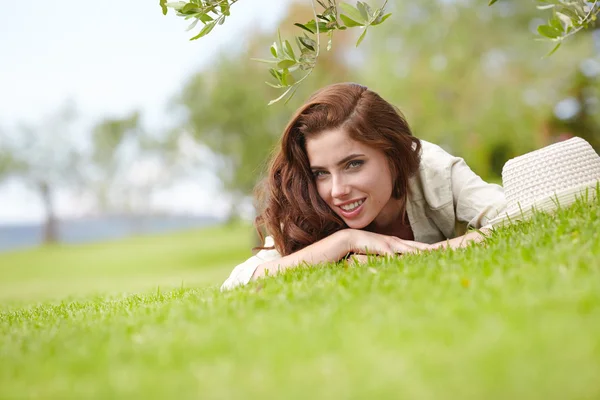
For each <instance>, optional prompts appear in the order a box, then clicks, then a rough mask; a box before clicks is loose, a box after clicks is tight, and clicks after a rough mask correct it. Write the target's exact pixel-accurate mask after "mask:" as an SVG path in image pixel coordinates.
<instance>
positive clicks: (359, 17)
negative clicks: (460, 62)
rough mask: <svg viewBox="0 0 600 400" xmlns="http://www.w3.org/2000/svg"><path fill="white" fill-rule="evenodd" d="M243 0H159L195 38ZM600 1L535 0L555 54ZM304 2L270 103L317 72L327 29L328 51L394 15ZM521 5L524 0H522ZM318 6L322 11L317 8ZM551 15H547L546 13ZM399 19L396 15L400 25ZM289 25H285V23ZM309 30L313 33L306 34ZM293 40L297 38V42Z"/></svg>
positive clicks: (325, 1)
mask: <svg viewBox="0 0 600 400" xmlns="http://www.w3.org/2000/svg"><path fill="white" fill-rule="evenodd" d="M238 1H239V0H190V1H173V2H168V1H167V0H160V1H159V3H160V7H161V8H162V12H163V14H165V15H166V14H167V11H168V8H169V7H170V8H173V9H174V10H175V12H176V14H177V15H178V16H179V17H183V18H185V19H186V20H189V19H192V21H193V22H192V24H191V25H190V26H189V28H188V30H190V29H194V28H195V27H196V26H197V25H198V23H199V22H200V23H201V24H202V25H203V26H202V28H201V29H200V31H199V33H198V34H197V35H195V36H194V37H192V38H191V39H190V40H195V39H198V38H201V37H204V36H206V35H208V34H209V33H210V32H211V31H212V30H213V29H214V28H215V27H216V26H217V25H222V24H223V23H225V21H226V20H227V18H228V17H229V16H230V12H231V7H232V6H233V5H234V4H235V3H237V2H238ZM497 1H498V0H474V1H469V0H445V1H440V2H441V4H450V5H453V4H467V3H469V4H471V5H473V6H475V7H481V6H483V5H490V6H491V5H493V4H494V3H496V2H497ZM513 2H514V0H502V1H500V2H499V5H498V7H500V4H502V5H506V4H507V3H508V4H511V3H513ZM599 2H600V0H593V1H587V0H536V3H538V6H537V8H538V10H542V11H541V12H542V13H547V12H548V11H549V12H550V15H549V18H548V21H547V22H546V23H543V22H542V23H539V24H538V26H537V33H538V34H539V35H540V36H541V37H543V38H546V39H547V40H550V41H551V42H553V43H554V47H553V49H552V50H551V52H550V53H553V52H555V51H556V50H557V49H558V48H559V47H560V45H561V44H562V43H563V42H564V41H565V40H566V39H567V38H569V37H571V36H573V35H574V34H576V33H577V32H579V31H581V30H582V29H584V28H588V27H589V26H593V25H595V22H596V17H597V15H598V13H599V12H600V4H599ZM305 4H309V5H310V6H311V8H312V10H313V15H312V17H311V18H312V19H311V20H310V21H309V22H307V23H305V22H304V21H305V20H306V19H302V18H299V17H294V21H292V22H288V23H289V26H291V25H292V24H293V25H296V26H298V27H300V28H302V29H303V30H304V36H296V37H295V41H296V42H297V43H298V50H299V51H300V54H299V55H298V56H296V55H295V54H294V49H293V46H292V45H290V43H289V42H287V41H282V40H281V36H280V37H279V38H278V40H276V41H275V43H273V45H271V55H272V56H273V58H271V59H270V62H271V63H272V68H271V69H270V72H271V75H272V76H273V77H274V78H275V80H276V83H275V84H272V83H269V85H274V86H275V87H277V88H280V89H283V90H284V93H283V94H282V95H280V97H278V98H277V99H275V100H273V101H272V102H271V103H273V102H276V101H279V100H281V99H284V98H285V99H287V100H289V99H290V98H291V96H293V95H294V93H295V91H296V90H297V89H298V86H299V85H300V83H301V82H302V81H304V79H305V78H307V77H308V76H309V75H310V74H311V72H312V71H313V69H314V67H315V65H316V62H317V59H318V58H319V55H320V54H321V53H320V48H321V46H320V40H321V34H327V35H328V36H329V38H328V44H327V49H328V50H329V49H330V48H331V46H332V36H333V33H334V32H335V31H341V30H345V29H347V28H355V27H360V28H361V29H362V34H361V35H360V36H359V38H358V41H357V46H358V44H360V43H361V42H362V40H363V39H364V37H365V34H366V33H367V31H368V28H369V27H371V26H375V25H379V24H381V23H382V22H383V21H385V19H387V18H388V17H389V16H390V14H386V13H385V7H386V5H387V4H388V0H383V1H382V5H381V6H380V7H374V6H373V7H372V6H370V5H369V4H367V3H366V2H362V1H357V2H356V7H355V6H353V5H351V4H348V3H344V2H338V1H337V0H308V1H306V3H305ZM405 4H406V5H409V6H410V5H415V6H417V7H418V6H419V5H420V3H419V2H413V3H408V2H405ZM521 4H524V2H522V1H521ZM534 4H535V3H534V2H533V1H531V2H529V4H528V7H530V8H533V5H534ZM317 10H318V11H317ZM536 15H537V18H541V16H542V15H540V12H539V11H538V12H536ZM546 15H547V14H546ZM396 18H401V19H402V23H404V22H405V20H406V16H405V15H404V14H399V15H398V16H397V17H396ZM398 21H400V19H398V20H397V22H396V23H397V24H399V22H398ZM284 26H286V25H284ZM306 32H309V33H310V36H307V35H306ZM292 42H293V41H292ZM294 70H296V71H297V70H301V71H307V72H306V73H303V74H301V75H300V76H298V74H296V75H294V74H293V72H294Z"/></svg>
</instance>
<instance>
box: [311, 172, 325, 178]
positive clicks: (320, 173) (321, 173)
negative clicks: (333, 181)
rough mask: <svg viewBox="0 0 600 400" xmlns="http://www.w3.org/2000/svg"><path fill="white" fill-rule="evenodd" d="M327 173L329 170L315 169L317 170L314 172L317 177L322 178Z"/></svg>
mask: <svg viewBox="0 0 600 400" xmlns="http://www.w3.org/2000/svg"><path fill="white" fill-rule="evenodd" d="M326 174H327V172H325V171H315V172H313V176H314V177H315V178H322V177H324V176H325V175H326Z"/></svg>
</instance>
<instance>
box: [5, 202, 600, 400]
mask: <svg viewBox="0 0 600 400" xmlns="http://www.w3.org/2000/svg"><path fill="white" fill-rule="evenodd" d="M242 231H243V230H240V232H238V233H237V234H236V235H239V237H240V238H241V237H245V236H244V235H243V233H242ZM598 232H600V203H599V202H596V203H593V204H582V203H579V204H577V205H575V206H574V207H572V208H569V209H566V210H562V211H561V212H559V213H558V215H557V216H556V217H553V216H549V215H541V214H538V215H536V216H535V217H534V219H533V220H532V221H530V222H527V223H523V224H520V225H514V226H511V227H508V228H504V229H501V230H498V231H497V232H495V234H494V235H493V236H492V237H491V238H490V239H488V241H487V242H486V243H485V244H484V245H480V246H472V247H469V248H467V249H461V250H457V251H446V252H434V253H430V254H423V255H419V256H407V257H401V258H397V259H393V260H376V261H373V262H372V263H371V265H367V266H360V267H354V266H344V265H327V266H317V267H312V268H301V269H296V270H291V271H289V272H286V273H284V274H281V275H279V276H276V277H270V278H267V279H265V280H261V281H259V282H254V283H252V284H250V285H248V286H246V287H243V288H240V289H236V290H234V291H231V292H228V293H220V292H218V289H217V288H216V287H215V286H214V285H212V284H213V283H216V282H218V283H220V282H221V281H222V280H223V279H224V278H225V277H226V275H227V273H228V272H229V270H230V268H231V267H232V266H233V264H235V262H237V261H240V260H241V259H243V258H245V256H241V257H238V256H239V255H240V254H238V253H240V252H241V250H240V251H238V250H234V249H238V248H240V249H241V248H242V247H244V246H241V245H240V243H237V242H234V241H232V240H230V238H229V237H228V236H227V235H215V234H214V233H213V234H210V235H209V237H210V238H214V240H215V241H218V239H219V237H220V240H224V241H225V244H221V245H218V244H217V242H215V244H214V245H213V246H208V247H202V249H201V250H200V248H198V250H197V251H192V250H190V248H192V247H193V246H187V245H186V246H183V245H182V248H181V249H179V248H178V247H177V246H175V245H173V244H171V245H170V246H173V247H170V246H168V245H164V246H165V247H167V248H171V250H170V251H166V254H170V255H171V256H170V257H168V256H166V255H165V256H164V259H165V260H169V259H172V260H179V261H177V263H175V261H174V264H173V265H175V264H177V265H181V270H186V268H187V269H193V268H194V265H195V263H196V262H198V260H202V259H204V257H203V252H204V251H209V252H210V251H213V250H215V248H216V247H220V248H221V249H228V248H231V249H232V251H231V258H232V259H234V258H236V261H234V262H233V264H231V265H229V266H228V268H226V270H225V269H223V270H221V269H220V268H212V267H211V268H209V267H206V271H207V274H208V275H211V274H213V273H215V274H216V272H215V271H216V270H217V269H218V270H219V271H222V272H223V273H222V275H221V276H219V279H218V280H217V279H216V277H214V278H210V279H208V278H206V280H205V279H204V278H202V277H201V276H200V275H198V280H197V287H195V288H194V287H192V286H193V285H189V286H188V285H186V287H184V288H183V289H174V290H172V291H161V292H160V293H156V290H154V291H153V292H152V293H148V292H145V293H141V294H131V295H128V296H125V295H120V296H114V295H109V296H96V297H91V296H90V297H81V298H80V299H79V300H77V301H65V302H63V303H57V302H56V300H55V301H54V302H50V303H40V304H37V305H36V304H33V303H34V302H32V304H31V305H27V304H22V305H20V306H18V307H14V306H11V307H7V308H5V310H4V311H3V312H1V313H0V360H2V362H0V398H59V399H64V398H77V399H79V398H86V399H88V398H111V399H112V398H123V399H130V398H144V399H145V398H219V399H230V398H243V399H247V398H285V399H295V398H298V399H306V398H313V397H317V398H327V399H330V398H331V399H337V398H375V399H377V398H393V399H397V398H406V399H414V398H418V399H440V398H442V399H448V398H453V399H465V398H470V399H508V398H518V399H557V400H558V399H561V400H563V399H597V398H600V381H599V380H598V377H600V266H599V264H600V238H599V235H598ZM248 234H249V233H248ZM201 237H203V236H202V235H201V234H200V233H196V234H192V233H190V234H189V237H188V235H182V236H181V240H182V241H186V242H188V243H196V242H197V241H199V240H200V239H199V238H201ZM206 240H209V239H206ZM244 240H246V239H244ZM163 241H164V243H173V242H177V240H175V241H173V240H172V238H163V239H161V240H158V239H156V240H155V239H150V238H146V239H138V240H136V241H133V242H123V243H114V244H110V245H109V244H105V245H98V246H99V247H98V248H101V249H102V251H95V250H97V249H98V248H96V247H94V246H91V247H90V248H89V251H90V254H95V256H93V257H91V256H90V258H94V262H95V263H96V264H94V265H96V268H95V269H94V271H97V272H95V273H98V274H100V271H102V270H103V265H106V268H108V269H109V270H110V274H109V277H110V278H112V279H114V280H115V281H117V282H123V281H122V280H121V273H122V272H123V271H124V270H128V268H127V265H126V264H127V263H129V262H131V263H133V264H135V265H136V266H135V267H132V269H133V270H136V271H140V270H143V269H144V267H145V266H148V268H149V269H151V270H152V271H154V273H156V274H157V275H156V276H157V277H162V278H161V279H167V278H166V277H167V276H168V274H167V273H166V270H165V269H164V265H166V264H168V262H167V261H164V264H162V263H159V260H157V259H160V258H161V257H159V254H163V252H162V251H159V248H160V247H161V246H163V244H162V243H163ZM200 241H201V240H200ZM247 241H249V239H247ZM127 243H129V244H127ZM134 243H137V244H135V245H134ZM77 249H78V248H77ZM186 249H187V250H186ZM52 251H56V254H54V253H52ZM180 251H181V254H180ZM50 252H51V254H53V257H55V258H54V259H55V260H62V259H63V258H61V257H65V258H64V260H66V259H70V258H69V257H76V256H75V255H70V256H68V254H77V253H78V250H77V251H76V249H75V248H68V249H56V250H51V251H50ZM131 252H133V253H134V254H129V253H131ZM63 253H64V255H61V254H63ZM82 253H84V252H83V250H82ZM119 254H121V256H119ZM182 254H187V255H182ZM79 256H80V257H82V258H83V259H86V260H87V259H88V256H84V255H83V254H81V255H79ZM12 257H17V255H13V256H12ZM19 257H22V260H26V259H31V260H33V259H35V258H36V257H38V258H39V257H41V259H45V258H47V257H48V256H47V255H41V254H37V253H36V252H27V253H21V254H20V255H19ZM29 257H30V258H29ZM104 257H106V258H104ZM121 257H124V258H125V261H124V264H119V263H120V258H121ZM140 257H141V258H142V260H143V261H140V260H139V258H140ZM180 257H181V258H182V259H183V260H185V261H182V259H180ZM225 258H226V257H225V255H223V256H222V257H220V256H219V257H217V256H215V260H216V261H219V260H220V261H224V260H225ZM73 259H75V258H73ZM5 260H6V259H5V258H4V257H2V258H0V265H2V268H3V269H5V268H7V267H6V265H5V263H4V262H5ZM220 261H219V262H220ZM57 262H58V261H57ZM70 262H71V261H70ZM90 262H91V261H90ZM219 262H216V264H218V263H219ZM65 263H67V262H66V261H65ZM59 264H60V262H59ZM75 264H76V263H75ZM159 264H160V265H159ZM15 265H17V264H16V261H15ZM40 265H41V264H40ZM65 265H66V264H65ZM117 265H122V266H121V267H117ZM151 265H152V266H153V267H150V266H151ZM198 265H199V264H198ZM184 266H185V267H184ZM223 268H224V267H223ZM8 269H10V268H8ZM201 270H203V268H201V267H198V273H199V274H201ZM210 271H213V272H210ZM13 273H14V274H15V275H11V276H12V279H13V282H17V286H19V285H22V284H26V279H25V277H26V276H30V275H27V274H25V273H24V272H22V271H21V272H19V271H17V272H13ZM44 273H45V274H46V275H44V277H45V278H44V279H54V280H55V281H56V282H60V280H61V279H65V280H67V281H68V280H70V279H71V276H65V274H67V275H71V274H73V273H74V272H73V271H72V269H67V268H66V267H65V269H61V268H56V269H54V270H53V271H44ZM2 274H4V276H8V275H10V274H11V273H8V272H6V271H4V272H2ZM83 275H85V273H83V272H82V273H80V276H83ZM30 279H33V280H34V281H35V280H37V279H38V278H37V277H35V278H32V277H31V276H30ZM211 279H213V280H212V281H211ZM159 280H160V279H158V278H157V281H156V282H158V281H159ZM125 281H128V279H126V280H125ZM131 283H134V281H133V280H132V281H131ZM2 284H3V285H5V286H4V287H9V286H10V285H11V284H5V283H4V282H3V283H2ZM154 286H156V283H155V284H154ZM69 287H70V286H69ZM96 289H98V288H95V290H96ZM130 291H131V292H133V291H135V289H131V290H130ZM57 293H58V292H55V293H54V295H56V294H57ZM20 301H26V300H24V299H23V298H22V299H21V300H20ZM36 301H37V300H36Z"/></svg>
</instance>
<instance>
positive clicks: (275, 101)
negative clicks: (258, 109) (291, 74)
mask: <svg viewBox="0 0 600 400" xmlns="http://www.w3.org/2000/svg"><path fill="white" fill-rule="evenodd" d="M293 88H294V86H290V87H289V88H288V90H286V91H285V92H283V94H282V95H281V96H279V97H278V98H276V99H275V100H271V101H270V102H269V105H272V104H275V103H277V102H278V101H280V100H281V99H283V98H284V97H285V96H286V95H287V94H288V93H289V92H290V91H291V90H292V89H293Z"/></svg>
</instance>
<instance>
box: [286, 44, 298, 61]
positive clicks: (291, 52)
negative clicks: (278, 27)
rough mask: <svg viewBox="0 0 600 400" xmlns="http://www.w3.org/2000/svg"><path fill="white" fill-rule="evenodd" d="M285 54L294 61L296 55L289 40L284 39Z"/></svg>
mask: <svg viewBox="0 0 600 400" xmlns="http://www.w3.org/2000/svg"><path fill="white" fill-rule="evenodd" d="M284 50H285V54H287V56H288V57H289V58H291V59H292V60H294V61H296V56H295V55H294V49H292V45H291V44H290V42H289V41H287V40H286V41H285V47H284Z"/></svg>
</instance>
